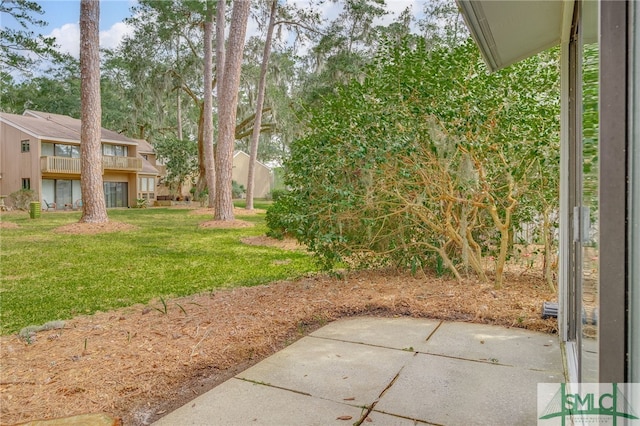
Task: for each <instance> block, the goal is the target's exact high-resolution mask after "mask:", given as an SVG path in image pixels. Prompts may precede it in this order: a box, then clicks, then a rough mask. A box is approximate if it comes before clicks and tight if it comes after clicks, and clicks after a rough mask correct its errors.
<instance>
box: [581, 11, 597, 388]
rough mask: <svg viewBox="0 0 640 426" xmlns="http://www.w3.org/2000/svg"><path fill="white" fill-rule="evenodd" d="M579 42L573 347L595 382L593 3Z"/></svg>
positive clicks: (586, 13) (585, 15) (584, 377)
mask: <svg viewBox="0 0 640 426" xmlns="http://www.w3.org/2000/svg"><path fill="white" fill-rule="evenodd" d="M581 24H582V25H581V31H580V46H581V64H580V66H581V70H580V71H581V90H580V92H581V103H582V110H581V152H580V157H581V158H580V162H581V167H580V168H579V169H578V168H577V169H576V171H577V172H579V173H580V174H581V176H579V180H580V181H581V194H580V198H581V202H580V204H581V223H580V228H581V229H580V230H579V233H580V246H581V247H580V248H579V250H580V251H581V256H580V257H581V260H580V261H581V265H580V268H579V271H580V276H579V277H578V280H579V286H578V306H577V308H578V309H579V318H580V321H579V324H578V330H579V346H578V350H579V351H580V356H579V359H580V365H579V370H580V371H579V374H580V381H581V382H591V383H597V382H598V314H599V312H598V306H599V303H600V301H599V285H598V283H599V270H598V257H599V251H598V246H599V244H598V243H599V220H598V216H599V215H598V190H599V182H600V180H599V175H598V170H599V164H598V157H599V149H598V139H599V137H598V136H599V120H598V118H599V117H598V112H599V110H598V102H599V96H598V95H599V83H598V80H599V79H598V77H599V65H600V61H599V58H600V53H599V44H598V27H597V26H598V4H597V2H595V1H585V2H582V19H581Z"/></svg>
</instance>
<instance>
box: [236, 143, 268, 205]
mask: <svg viewBox="0 0 640 426" xmlns="http://www.w3.org/2000/svg"><path fill="white" fill-rule="evenodd" d="M248 173H249V155H248V154H247V153H245V152H238V153H236V154H235V155H234V156H233V173H232V178H233V180H235V181H236V182H238V183H239V184H240V185H242V186H244V187H245V189H246V188H247V182H248V180H247V175H248ZM254 173H255V179H254V183H255V187H254V190H253V195H254V197H255V198H264V197H266V196H267V194H269V193H270V192H271V181H272V177H271V170H270V169H269V168H268V167H266V166H265V165H264V164H261V163H256V168H255V172H254Z"/></svg>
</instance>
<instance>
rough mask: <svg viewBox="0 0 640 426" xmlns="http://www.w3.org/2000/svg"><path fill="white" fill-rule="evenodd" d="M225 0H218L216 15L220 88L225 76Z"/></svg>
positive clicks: (217, 77)
mask: <svg viewBox="0 0 640 426" xmlns="http://www.w3.org/2000/svg"><path fill="white" fill-rule="evenodd" d="M225 3H226V2H225V1H222V0H218V9H217V11H216V12H217V15H216V80H217V83H216V84H217V86H218V88H220V87H222V78H223V77H224V62H225V49H224V28H225V25H226V22H225Z"/></svg>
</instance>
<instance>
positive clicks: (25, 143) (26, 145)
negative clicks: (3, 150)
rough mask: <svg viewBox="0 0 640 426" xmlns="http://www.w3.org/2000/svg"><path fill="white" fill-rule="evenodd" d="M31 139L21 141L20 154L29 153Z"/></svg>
mask: <svg viewBox="0 0 640 426" xmlns="http://www.w3.org/2000/svg"><path fill="white" fill-rule="evenodd" d="M29 149H30V147H29V139H25V140H23V141H20V152H29Z"/></svg>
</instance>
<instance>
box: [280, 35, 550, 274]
mask: <svg viewBox="0 0 640 426" xmlns="http://www.w3.org/2000/svg"><path fill="white" fill-rule="evenodd" d="M363 73H364V75H365V78H364V79H362V80H360V81H351V82H350V83H349V84H347V85H344V86H340V87H338V88H336V89H335V90H334V92H333V94H327V95H325V96H324V98H323V99H322V102H320V103H314V104H312V105H310V106H309V108H308V110H307V111H308V115H307V117H306V121H307V122H308V129H307V131H306V133H305V134H304V136H303V137H302V138H300V139H298V140H296V141H295V142H294V143H293V144H292V146H291V158H290V160H289V161H288V162H287V164H286V167H287V175H286V182H287V184H288V185H289V187H290V188H291V189H292V190H291V193H290V194H289V198H288V199H287V200H286V203H280V202H278V203H276V205H275V206H274V208H273V210H271V211H270V213H269V216H270V219H272V220H268V222H269V225H270V227H272V230H273V232H280V233H285V232H289V233H291V234H293V235H295V236H296V237H297V238H298V239H300V240H301V241H302V242H304V243H306V244H308V245H309V247H311V248H312V250H314V251H315V253H316V255H317V257H318V259H319V260H321V262H322V263H323V264H324V265H325V266H331V264H332V261H334V260H339V259H349V261H350V262H351V264H352V265H355V266H357V265H368V264H371V261H372V258H375V259H376V262H382V263H383V264H385V263H392V264H395V265H397V266H401V267H406V268H409V269H411V270H416V269H417V268H418V267H425V266H427V265H435V266H438V265H439V266H438V268H440V269H441V268H442V267H443V265H444V266H445V267H447V268H449V269H450V270H451V271H452V273H454V275H457V274H458V272H457V268H458V267H459V266H460V265H463V266H465V268H467V267H469V268H472V269H475V270H476V272H478V274H480V275H482V274H483V271H482V266H481V265H482V259H481V257H482V256H483V255H484V254H485V253H491V252H492V251H496V250H497V248H494V249H492V248H491V247H490V242H491V241H495V238H496V235H498V237H497V238H498V240H500V239H504V238H508V233H509V229H510V228H511V227H513V224H514V223H518V222H519V221H520V220H523V219H525V217H528V218H531V217H532V216H533V215H532V213H531V212H533V211H535V210H538V211H539V209H540V208H541V206H542V205H545V206H547V205H549V204H551V205H553V204H554V203H557V179H558V163H557V152H558V137H559V136H558V133H559V125H558V113H559V110H558V105H559V103H558V101H557V99H558V67H557V51H551V52H545V53H543V54H541V55H540V56H538V57H536V58H533V59H530V60H527V61H524V62H523V63H522V64H521V65H518V66H512V67H510V68H508V69H506V70H504V71H501V72H499V73H495V74H488V73H487V72H486V68H485V66H484V63H483V62H482V60H481V58H480V55H479V52H478V51H477V48H476V47H475V45H474V44H473V43H472V42H471V41H468V42H466V43H464V44H461V45H459V46H457V47H455V48H442V49H437V50H433V51H429V50H428V49H427V47H426V43H425V42H424V41H417V42H416V41H415V40H411V43H408V42H407V43H403V44H400V45H397V44H393V43H383V44H382V47H381V48H380V50H379V51H378V53H377V55H376V56H375V60H374V62H373V63H372V64H371V65H370V66H368V67H366V68H365V69H364V71H363ZM534 164H538V165H539V164H544V167H533V165H534ZM514 197H517V201H516V199H515V198H514ZM519 212H527V214H526V215H523V216H520V217H519V216H518V214H519ZM494 213H495V215H494ZM477 241H483V242H484V243H483V246H480V244H479V243H478V242H477ZM494 254H495V253H494ZM503 254H504V253H503Z"/></svg>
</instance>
